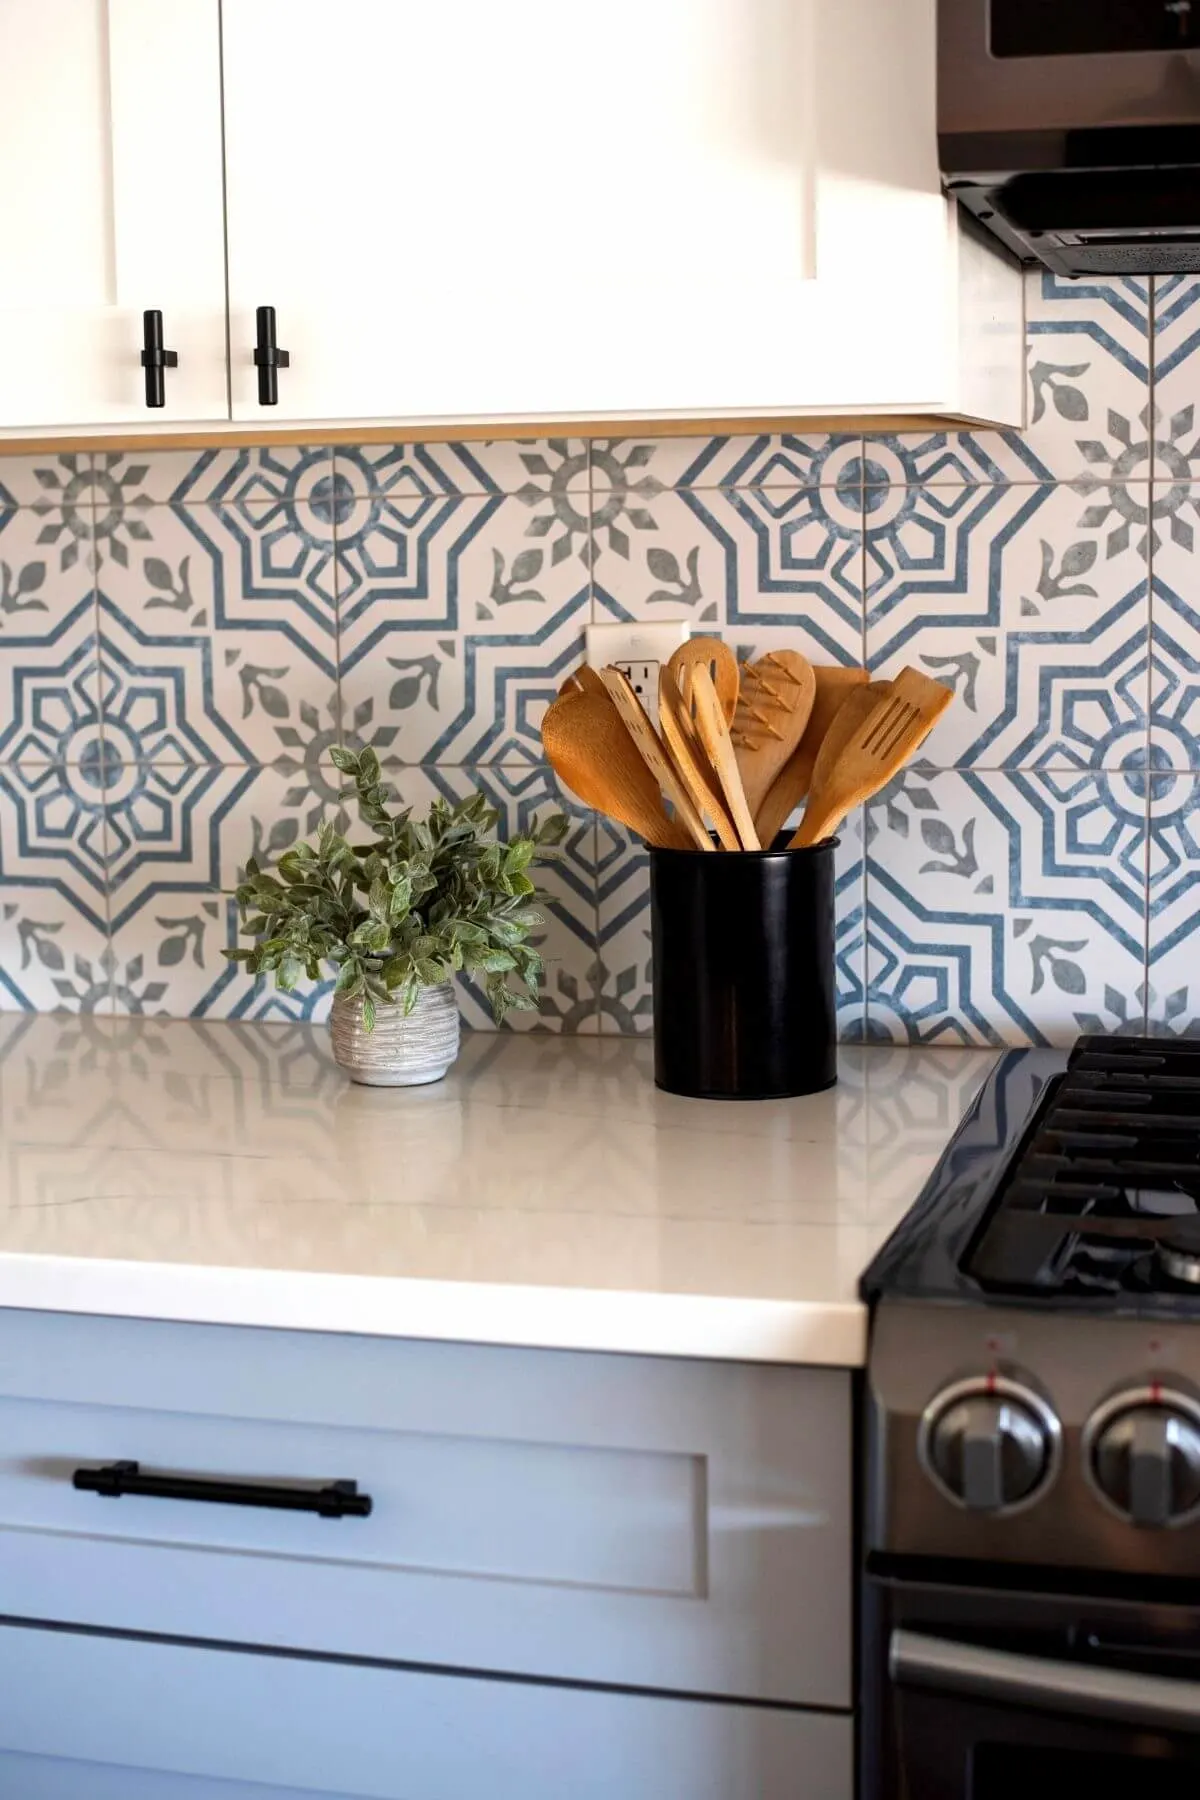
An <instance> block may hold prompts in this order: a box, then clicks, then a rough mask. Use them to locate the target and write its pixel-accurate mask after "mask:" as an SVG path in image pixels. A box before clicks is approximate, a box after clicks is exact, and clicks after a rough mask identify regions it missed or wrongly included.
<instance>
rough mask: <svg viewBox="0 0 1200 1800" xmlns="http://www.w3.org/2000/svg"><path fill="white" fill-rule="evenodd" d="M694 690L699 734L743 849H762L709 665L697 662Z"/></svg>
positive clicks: (694, 670) (693, 699)
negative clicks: (747, 803)
mask: <svg viewBox="0 0 1200 1800" xmlns="http://www.w3.org/2000/svg"><path fill="white" fill-rule="evenodd" d="M691 689H692V704H693V705H694V707H695V709H696V715H695V716H696V734H697V736H698V737H699V739H700V742H701V744H702V745H703V747H704V753H705V755H706V756H707V757H708V760H709V762H710V763H711V764H712V769H713V773H714V775H715V776H716V778H717V781H718V782H719V783H720V787H721V792H722V793H723V794H724V796H725V801H726V804H727V805H728V807H729V813H730V817H731V818H732V820H733V822H734V825H735V826H736V827H737V834H738V836H739V838H741V840H742V849H743V850H761V848H762V845H761V844H760V843H759V841H758V837H757V835H756V833H755V830H754V820H753V818H752V817H751V815H750V808H749V807H748V806H747V805H746V794H745V790H744V788H743V787H742V778H741V776H740V774H739V773H738V766H737V757H736V756H735V755H734V753H733V739H732V738H731V737H730V735H729V726H728V725H727V723H726V721H725V715H724V713H723V712H722V711H721V703H720V701H719V700H718V699H717V690H716V688H715V687H714V686H713V678H712V676H711V674H710V673H709V671H708V668H707V665H706V664H704V663H697V664H696V666H695V668H694V669H693V670H692V672H691Z"/></svg>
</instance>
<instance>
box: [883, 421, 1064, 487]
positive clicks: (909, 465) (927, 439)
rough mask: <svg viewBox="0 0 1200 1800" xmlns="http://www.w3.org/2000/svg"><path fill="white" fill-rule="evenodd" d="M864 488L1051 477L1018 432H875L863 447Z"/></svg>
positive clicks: (976, 483)
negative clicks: (865, 486)
mask: <svg viewBox="0 0 1200 1800" xmlns="http://www.w3.org/2000/svg"><path fill="white" fill-rule="evenodd" d="M863 461H864V465H865V473H864V481H865V484H866V485H867V486H881V485H882V486H885V487H947V486H948V487H971V486H984V485H988V484H993V483H1000V484H1002V485H1003V484H1006V483H1012V482H1030V481H1050V480H1052V479H1053V475H1052V472H1051V471H1050V469H1048V468H1047V466H1046V464H1045V463H1044V462H1043V461H1042V460H1041V458H1040V457H1039V456H1037V455H1035V453H1034V452H1033V451H1032V450H1031V449H1030V448H1029V446H1028V445H1027V443H1026V441H1025V436H1024V434H1023V433H1022V432H1019V431H984V430H976V431H944V430H932V431H929V430H927V431H902V432H886V433H877V434H875V435H873V436H870V437H868V438H867V439H866V440H865V442H864V445H863Z"/></svg>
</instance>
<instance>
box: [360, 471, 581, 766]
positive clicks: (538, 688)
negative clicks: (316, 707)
mask: <svg viewBox="0 0 1200 1800" xmlns="http://www.w3.org/2000/svg"><path fill="white" fill-rule="evenodd" d="M360 504H361V505H362V506H363V507H364V508H369V509H370V511H371V513H372V515H373V516H374V519H375V523H374V524H373V526H372V527H371V529H370V530H369V531H367V532H366V533H365V534H364V537H363V540H362V542H363V544H364V545H365V546H366V547H367V548H369V550H370V556H371V563H372V565H373V567H374V569H375V571H376V572H375V573H373V574H372V575H371V578H370V580H369V581H368V580H367V579H366V576H365V574H362V573H361V571H362V570H364V569H365V567H366V550H365V549H364V550H363V551H362V562H361V563H357V562H352V561H350V562H349V566H348V559H347V557H346V556H345V555H344V554H343V556H342V562H341V568H342V571H343V583H344V585H343V601H342V614H341V689H342V707H343V714H344V719H345V724H346V729H347V733H348V734H352V735H354V736H355V737H357V738H358V739H359V740H361V741H365V742H369V743H372V744H374V745H375V746H376V747H377V748H378V749H379V750H380V754H381V756H383V757H384V758H385V759H386V758H387V757H395V758H398V759H399V760H400V761H403V762H410V763H416V762H426V763H483V762H487V763H491V762H501V761H512V760H517V761H523V762H527V763H539V762H540V761H541V740H540V737H539V726H540V723H541V717H542V714H543V712H544V711H545V709H546V706H547V704H548V703H549V701H550V700H551V699H552V697H553V695H554V692H555V690H556V688H557V686H558V683H559V682H560V681H561V680H562V678H563V676H564V675H565V674H566V672H567V671H568V670H569V669H571V668H572V667H574V666H575V664H576V663H578V662H580V661H581V660H582V657H583V634H584V628H585V626H586V625H587V623H588V618H589V613H590V581H589V573H588V565H587V560H586V553H585V551H584V549H583V548H582V547H572V543H571V541H570V540H569V539H568V538H567V537H566V536H565V535H563V536H559V537H557V538H551V539H547V538H546V537H545V534H544V533H543V534H539V533H536V532H531V522H533V521H536V519H537V518H538V517H539V516H540V515H538V514H536V513H531V512H530V510H529V508H528V507H527V506H526V505H525V504H524V503H523V502H522V501H521V500H520V498H519V497H516V496H509V497H505V498H501V497H498V496H497V497H492V498H478V499H471V498H460V497H450V498H446V499H443V500H440V501H437V502H433V503H431V504H430V506H429V507H428V509H426V510H423V514H422V517H421V518H420V519H418V520H415V521H413V520H409V519H407V518H406V517H404V516H403V515H402V514H401V513H400V512H399V511H397V510H395V509H394V508H392V506H391V503H390V502H387V501H385V500H382V499H375V500H371V501H363V502H361V503H360V502H356V503H355V505H356V507H357V506H358V505H360ZM385 557H386V558H390V561H389V563H388V568H387V572H386V573H384V572H382V569H381V565H382V564H383V562H384V559H385ZM381 734H382V735H381Z"/></svg>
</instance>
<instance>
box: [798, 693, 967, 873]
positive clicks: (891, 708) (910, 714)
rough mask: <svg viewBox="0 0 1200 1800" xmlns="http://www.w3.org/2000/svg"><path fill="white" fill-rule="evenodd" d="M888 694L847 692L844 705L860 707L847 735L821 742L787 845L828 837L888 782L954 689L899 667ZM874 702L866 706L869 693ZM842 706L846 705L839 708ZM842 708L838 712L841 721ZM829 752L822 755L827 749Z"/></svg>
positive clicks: (917, 746)
mask: <svg viewBox="0 0 1200 1800" xmlns="http://www.w3.org/2000/svg"><path fill="white" fill-rule="evenodd" d="M891 686H892V691H891V693H890V694H884V695H880V696H879V697H878V698H875V697H874V696H871V695H870V693H869V690H863V691H862V692H863V699H862V701H860V700H859V694H858V693H855V694H852V695H851V697H850V700H848V701H847V702H846V706H847V707H849V706H854V705H855V704H856V703H858V704H857V707H856V711H859V710H861V709H862V708H863V707H865V711H866V716H865V717H862V718H860V719H858V720H857V722H856V725H855V728H854V730H853V731H852V732H851V734H850V736H849V738H848V740H847V741H845V742H843V743H841V744H840V745H839V744H838V743H837V742H836V740H835V742H834V744H833V746H832V747H830V741H829V740H830V737H831V736H832V735H833V734H832V728H831V731H830V733H829V734H828V735H827V737H826V741H825V743H824V744H823V745H822V746H821V750H820V753H819V754H818V756H817V761H816V766H815V767H814V769H813V780H812V789H811V791H810V793H809V796H808V805H807V806H806V807H805V809H804V818H803V819H802V820H801V823H800V829H799V830H798V831H797V832H796V833H795V835H794V836H793V838H792V839H791V841H790V843H789V845H788V848H789V849H794V850H798V849H802V848H804V847H805V846H807V845H809V844H817V843H820V841H821V839H822V838H827V837H832V835H833V833H834V832H835V831H836V830H837V828H838V826H839V825H840V824H841V823H842V820H843V819H844V818H845V817H846V814H847V813H848V812H850V811H851V810H852V809H853V808H854V807H856V806H861V805H862V803H863V801H864V800H869V799H870V798H871V795H872V794H877V793H878V792H879V790H880V788H881V787H884V786H885V785H886V784H887V782H889V781H890V780H891V778H892V776H893V775H895V774H896V772H897V770H899V769H901V768H903V766H904V764H905V763H906V762H907V761H908V760H909V758H910V757H911V756H912V755H913V754H914V752H915V751H916V750H917V749H918V748H919V746H920V745H921V744H922V743H923V742H924V741H925V739H926V737H928V735H929V733H930V732H931V731H932V729H933V727H934V726H935V725H936V724H937V721H938V720H939V718H940V717H941V715H942V714H943V713H944V712H945V710H946V708H947V707H948V706H949V704H950V702H951V700H952V699H953V698H954V694H953V691H952V690H951V689H950V688H948V687H944V686H943V685H942V683H941V682H940V681H933V680H931V679H930V677H929V676H928V675H922V674H921V673H920V672H919V671H918V670H916V669H903V670H901V672H900V674H899V675H897V676H896V678H895V680H894V681H893V682H892V684H891ZM872 698H874V699H875V703H874V705H870V706H866V702H867V701H868V700H869V699H872ZM843 710H845V709H843ZM840 720H841V713H839V714H838V716H837V721H835V722H840ZM827 749H830V754H829V756H828V757H827V756H826V750H827Z"/></svg>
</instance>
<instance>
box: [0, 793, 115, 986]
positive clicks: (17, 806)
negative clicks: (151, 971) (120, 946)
mask: <svg viewBox="0 0 1200 1800" xmlns="http://www.w3.org/2000/svg"><path fill="white" fill-rule="evenodd" d="M101 801H102V794H101V793H100V792H99V791H98V789H97V787H96V785H95V782H94V780H92V779H91V778H90V774H89V772H88V771H84V770H81V769H79V768H63V767H60V766H55V765H53V764H48V763H45V762H34V763H6V764H0V1010H3V1011H37V1012H52V1011H55V1010H58V1009H65V1010H67V1011H71V1012H79V1011H97V1010H104V1009H105V1008H106V1007H107V1005H108V998H109V992H108V976H107V969H106V965H105V961H104V958H105V951H106V948H107V938H108V918H107V896H106V884H105V848H106V846H105V836H104V813H103V807H102V804H101Z"/></svg>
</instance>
